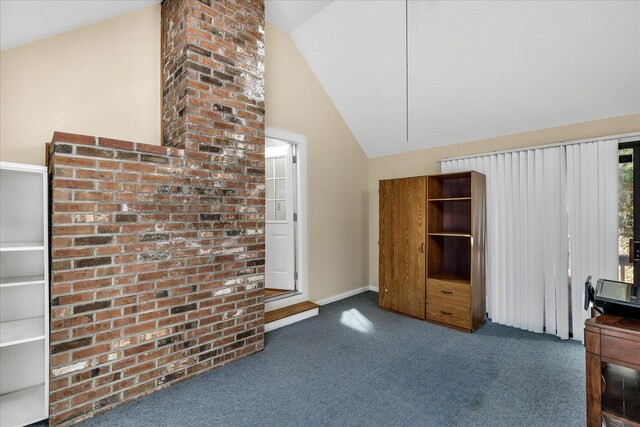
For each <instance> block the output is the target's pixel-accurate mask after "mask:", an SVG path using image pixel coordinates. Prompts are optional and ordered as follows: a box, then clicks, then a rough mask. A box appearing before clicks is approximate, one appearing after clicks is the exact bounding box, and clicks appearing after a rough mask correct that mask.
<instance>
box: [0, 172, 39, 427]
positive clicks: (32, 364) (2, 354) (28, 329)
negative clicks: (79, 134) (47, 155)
mask: <svg viewBox="0 0 640 427" xmlns="http://www.w3.org/2000/svg"><path fill="white" fill-rule="evenodd" d="M47 181H48V175H47V168H45V167H40V166H31V165H21V164H16V163H7V162H0V379H1V381H0V427H18V426H26V425H28V424H31V423H34V422H37V421H41V420H45V419H47V418H48V416H49V415H48V414H49V272H48V265H49V262H48V252H49V251H48V235H49V233H48V210H49V208H48V202H47V198H48V190H47Z"/></svg>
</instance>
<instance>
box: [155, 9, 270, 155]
mask: <svg viewBox="0 0 640 427" xmlns="http://www.w3.org/2000/svg"><path fill="white" fill-rule="evenodd" d="M162 34H163V41H162V46H163V53H162V61H163V63H162V77H163V84H164V89H163V93H162V96H163V98H162V99H163V127H162V129H163V144H164V145H167V146H171V147H180V148H188V149H191V150H202V151H208V152H218V153H223V152H224V151H225V150H227V149H235V148H237V147H238V146H243V145H244V144H262V142H263V139H264V2H263V1H261V0H221V1H213V0H200V1H199V0H165V1H164V2H163V3H162Z"/></svg>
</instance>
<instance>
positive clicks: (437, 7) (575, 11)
mask: <svg viewBox="0 0 640 427" xmlns="http://www.w3.org/2000/svg"><path fill="white" fill-rule="evenodd" d="M277 3H279V5H278V8H279V9H280V11H279V12H278V13H284V12H282V11H285V12H286V11H289V12H291V13H293V12H292V11H293V10H298V9H300V8H301V7H303V5H305V4H306V3H307V2H305V1H281V2H277ZM271 5H272V2H271V1H269V2H267V16H269V9H270V7H271ZM303 8H304V7H303ZM306 10H307V12H309V11H310V10H311V9H310V8H307V9H306ZM273 14H275V12H274V11H272V12H271V15H272V16H273ZM287 16H289V15H287ZM272 19H273V18H272ZM271 22H274V21H271ZM286 22H287V25H288V26H289V27H295V25H298V26H297V28H295V29H294V30H293V31H291V36H292V38H293V40H294V41H295V43H296V44H297V46H298V48H299V49H300V51H301V52H302V54H303V55H304V57H305V58H306V60H307V62H308V63H309V64H310V66H311V68H312V69H313V70H314V72H315V74H316V75H317V77H318V79H319V80H320V82H321V83H322V85H323V86H324V88H325V90H326V91H327V93H328V94H329V96H330V97H331V99H332V100H333V102H334V104H335V105H336V107H337V108H338V110H339V112H340V113H341V115H342V117H343V118H344V120H345V121H346V123H347V124H348V126H349V127H350V128H351V130H352V132H353V133H354V135H355V137H356V139H357V140H358V141H359V143H360V144H361V145H362V147H363V149H364V150H365V152H366V154H367V155H368V156H369V157H377V156H383V155H388V154H394V153H401V152H408V151H413V150H418V149H423V148H430V147H436V146H442V145H448V144H455V143H459V142H464V141H472V140H477V139H482V138H489V137H495V136H500V135H509V134H514V133H518V132H525V131H529V130H536V129H543V128H549V127H553V126H560V125H564V124H570V123H578V122H583V121H588V120H595V119H602V118H607V117H613V116H619V115H625V114H631V113H637V112H640V2H637V1H626V2H618V1H557V2H535V1H532V2H529V1H475V2H470V1H410V2H409V52H410V54H409V85H410V93H409V112H410V116H409V129H410V131H409V142H408V143H407V142H406V140H405V33H404V28H405V10H404V2H403V1H396V0H386V1H383V0H368V1H365V0H340V1H334V2H332V3H330V4H329V5H328V6H326V7H324V8H322V9H321V10H319V11H318V12H317V13H315V15H313V16H312V17H311V18H304V22H302V23H301V24H297V21H295V20H293V19H292V20H289V21H286ZM285 29H286V28H285Z"/></svg>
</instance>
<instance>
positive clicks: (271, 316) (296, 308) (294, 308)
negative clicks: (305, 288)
mask: <svg viewBox="0 0 640 427" xmlns="http://www.w3.org/2000/svg"><path fill="white" fill-rule="evenodd" d="M318 307H320V306H319V305H318V304H315V303H312V302H311V301H303V302H299V303H298V304H293V305H290V306H288V307H282V308H278V309H276V310H272V311H267V312H266V313H265V314H264V323H271V322H275V321H276V320H280V319H284V318H285V317H289V316H295V315H296V314H300V313H304V312H305V311H309V310H313V309H315V308H318Z"/></svg>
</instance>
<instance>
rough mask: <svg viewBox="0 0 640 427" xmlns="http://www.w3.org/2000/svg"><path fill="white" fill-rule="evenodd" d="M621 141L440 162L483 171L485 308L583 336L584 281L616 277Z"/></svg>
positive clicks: (507, 319) (450, 168) (520, 323)
mask: <svg viewBox="0 0 640 427" xmlns="http://www.w3.org/2000/svg"><path fill="white" fill-rule="evenodd" d="M617 150H618V144H617V140H608V141H599V142H589V143H583V144H574V145H567V146H558V147H549V148H541V149H530V150H525V151H517V152H513V153H497V154H489V155H482V156H478V157H471V158H467V159H458V160H448V161H443V162H441V171H442V172H443V173H446V172H458V171H465V170H476V171H478V172H481V173H483V174H485V176H486V177H487V200H486V206H487V239H486V252H487V257H486V260H487V261H486V262H487V265H486V271H487V312H488V313H489V317H491V319H492V320H493V321H494V322H497V323H502V324H506V325H510V326H514V327H518V328H522V329H526V330H529V331H533V332H538V333H540V332H543V331H545V330H546V332H547V333H549V334H554V335H557V336H559V337H561V338H569V336H570V335H572V336H573V338H574V339H577V340H582V339H583V325H584V320H585V319H586V316H587V312H585V311H584V310H583V307H582V304H583V301H582V298H583V283H584V280H585V279H586V277H587V276H588V275H589V274H591V275H592V276H593V277H594V279H597V278H600V277H606V278H611V279H615V278H616V277H617V274H616V273H617V271H616V269H617V256H618V255H617V254H618V250H617V241H618V237H617V236H618V223H617V221H618V210H617V209H618V204H617V182H618V180H617V179H618V178H617V167H618V160H617V153H618V151H617Z"/></svg>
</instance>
